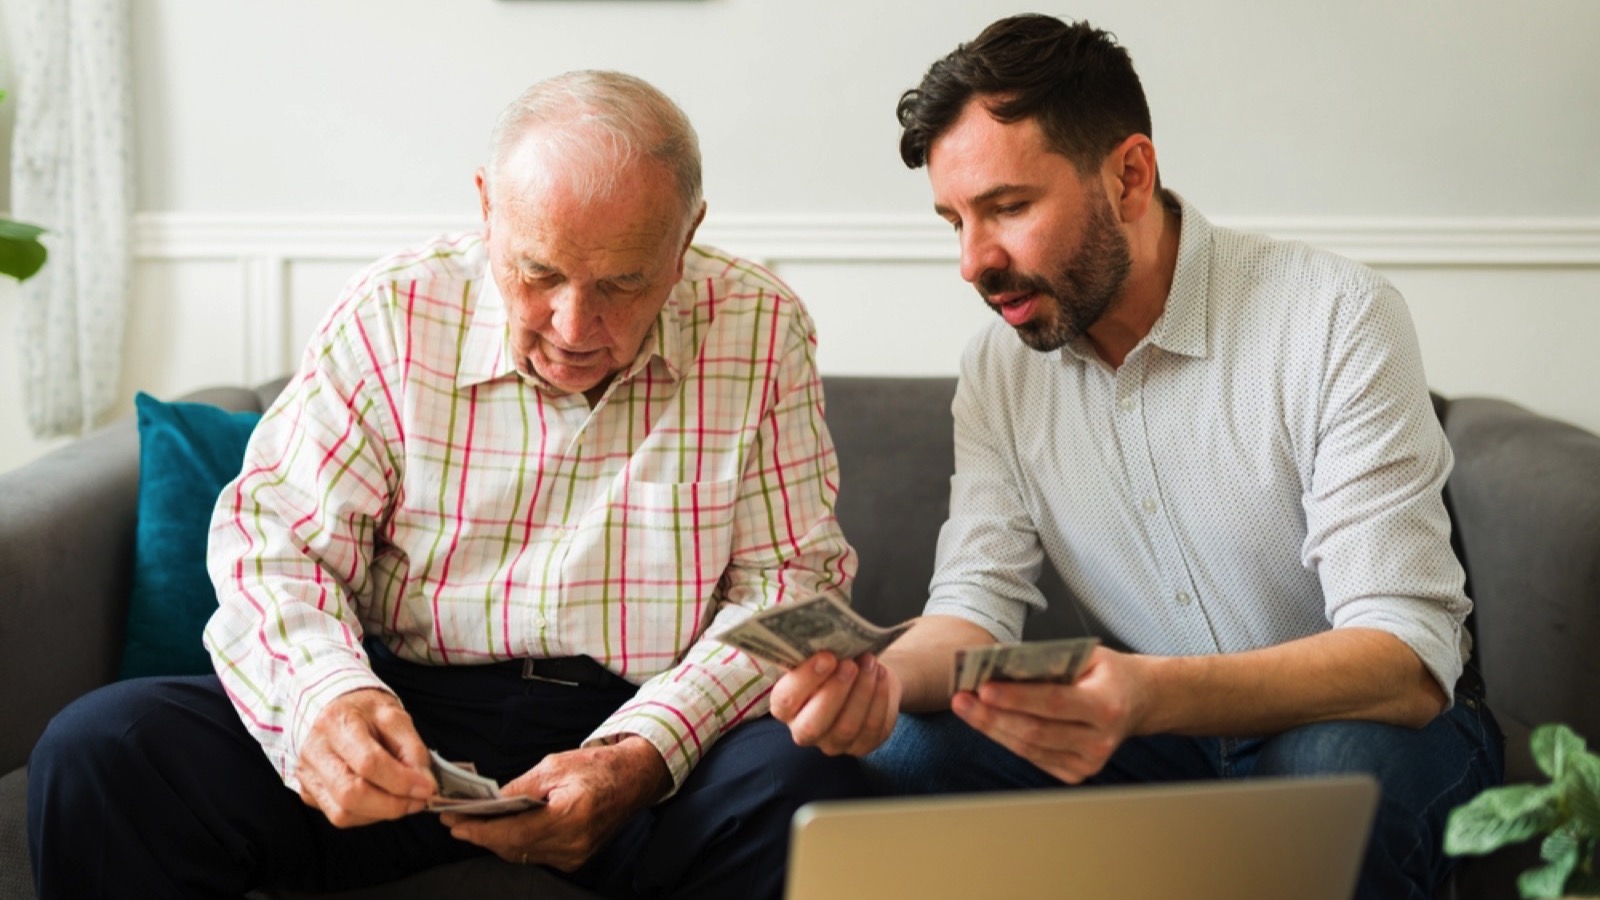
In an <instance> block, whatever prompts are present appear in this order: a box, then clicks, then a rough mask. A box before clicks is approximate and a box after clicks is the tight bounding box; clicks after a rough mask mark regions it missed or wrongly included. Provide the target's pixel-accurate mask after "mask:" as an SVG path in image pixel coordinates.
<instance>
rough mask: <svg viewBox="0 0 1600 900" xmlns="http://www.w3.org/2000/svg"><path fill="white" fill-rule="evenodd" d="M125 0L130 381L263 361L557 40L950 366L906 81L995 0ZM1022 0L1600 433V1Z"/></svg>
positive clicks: (745, 224) (1158, 113)
mask: <svg viewBox="0 0 1600 900" xmlns="http://www.w3.org/2000/svg"><path fill="white" fill-rule="evenodd" d="M131 2H132V8H133V15H134V44H133V46H134V54H135V60H134V76H135V83H136V88H135V91H136V94H135V99H136V127H137V129H138V133H139V137H138V148H139V163H138V171H139V179H140V183H139V186H138V196H139V198H140V203H139V207H140V210H141V213H140V216H139V220H138V222H137V226H136V235H137V240H136V243H137V246H138V259H137V265H136V273H135V295H134V297H133V298H132V309H131V318H130V325H129V334H128V342H127V359H126V362H125V365H124V376H123V377H124V381H123V387H124V391H125V393H126V394H127V396H128V397H131V396H132V393H133V392H134V391H135V390H136V389H144V390H148V391H150V392H152V393H155V394H158V395H161V396H174V395H176V394H178V393H181V392H183V391H186V390H189V389H192V388H194V387H198V386H201V385H204V384H211V383H219V382H234V381H240V380H248V379H253V378H257V377H264V376H265V375H268V374H271V373H275V372H277V371H280V370H281V369H282V368H284V367H285V366H286V365H288V363H289V361H290V360H292V359H293V358H294V357H295V351H296V349H297V345H298V343H299V341H300V340H302V339H303V337H304V336H305V334H306V332H307V331H308V330H309V328H310V327H311V324H312V322H313V321H314V320H315V318H316V316H317V314H318V313H319V312H320V309H321V308H322V307H323V306H324V305H325V304H326V303H328V302H329V301H330V300H331V299H332V296H333V292H334V291H335V290H336V289H337V288H338V286H339V284H340V283H342V282H343V280H344V278H345V277H346V276H347V275H348V274H349V272H350V271H351V270H352V269H354V268H355V267H356V266H357V265H358V264H359V263H360V262H361V261H363V260H365V259H367V258H370V257H371V256H373V255H376V254H377V253H380V252H384V251H386V250H389V249H394V248H395V247H397V246H398V245H399V244H401V243H404V242H406V241H410V240H414V239H416V238H419V237H422V236H425V235H427V234H428V233H430V232H432V231H436V230H438V229H441V228H451V227H465V226H470V225H471V224H472V223H473V220H474V215H475V206H474V203H475V198H474V195H473V191H472V185H471V174H472V170H473V168H474V167H475V166H476V165H477V163H478V162H479V160H480V158H481V155H482V149H483V145H484V141H485V138H486V134H487V130H488V125H489V123H490V121H491V119H492V117H493V115H494V113H495V112H496V111H497V110H498V109H499V108H500V106H501V105H503V104H504V103H505V102H506V101H507V100H509V99H510V98H511V97H512V96H514V95H515V94H516V93H517V92H518V91H519V90H520V89H521V88H522V87H524V86H525V85H526V84H528V83H530V82H532V81H534V80H537V79H539V78H541V77H544V76H547V75H550V74H554V73H556V72H560V71H564V70H566V69H571V68H578V67H609V68H621V69H625V70H628V71H632V72H635V73H637V74H639V75H642V76H644V77H646V78H648V79H650V80H652V81H653V82H655V83H656V84H658V85H659V86H661V87H662V88H663V89H664V90H666V91H667V92H668V93H669V94H671V95H672V96H673V97H674V98H675V99H677V100H678V101H679V102H680V104H682V105H683V106H684V107H685V109H686V110H687V111H688V112H689V114H690V116H691V117H692V118H693V119H694V121H695V122H696V125H697V127H698V129H699V131H700V134H701V140H702V144H703V149H704V153H705V161H706V169H707V176H706V189H707V197H708V200H709V202H710V205H711V214H710V217H709V219H708V221H707V224H706V228H705V230H704V232H703V236H704V237H707V238H710V239H712V240H715V241H717V242H719V243H722V244H723V245H724V246H726V247H727V248H728V249H731V250H735V251H738V252H743V253H747V254H749V255H752V256H756V257H758V258H761V259H764V260H767V261H768V262H770V263H771V264H773V265H774V267H775V268H777V269H778V270H779V272H780V274H782V275H784V276H785V277H787V278H788V279H789V280H790V281H791V283H792V284H793V285H794V286H795V287H796V288H797V289H799V290H800V292H801V294H802V296H804V297H805V298H806V299H807V301H808V302H809V304H810V306H811V307H812V310H813V313H814V315H815V317H816V319H817V322H818V326H819V329H820V332H821V335H820V337H821V351H820V354H821V355H820V360H821V365H822V367H823V368H824V370H825V371H826V372H839V373H845V372H849V373H905V374H944V373H951V372H953V371H954V369H955V364H956V356H957V353H958V352H959V348H960V346H961V345H962V343H963V342H964V340H965V338H966V335H967V334H968V333H970V331H971V330H972V329H973V327H975V325H976V324H978V323H980V322H983V321H984V320H985V317H986V316H987V315H988V314H987V313H986V312H984V310H983V309H982V308H981V307H979V305H978V304H977V302H976V301H975V300H974V299H973V297H972V294H971V291H970V289H968V288H966V287H965V286H964V285H962V284H961V283H960V282H959V280H958V279H957V277H956V275H955V266H954V263H953V259H954V251H955V247H954V243H953V240H951V239H950V238H949V237H948V235H947V234H946V233H945V229H944V226H943V225H942V224H941V223H939V222H938V221H937V220H936V219H934V218H933V216H932V215H931V213H930V212H928V207H929V199H928V191H927V186H926V181H925V177H924V175H923V173H921V172H910V171H908V170H906V169H905V168H904V167H903V166H902V165H901V164H900V162H899V160H898V156H897V154H896V152H895V144H896V136H897V127H896V125H895V123H894V119H893V107H894V102H895V99H896V98H897V97H898V95H899V93H900V92H901V91H902V90H904V89H905V88H907V87H910V86H912V85H914V84H915V83H916V81H917V80H918V78H919V77H920V76H921V74H922V72H923V70H924V69H925V68H926V67H927V65H928V64H929V63H930V62H931V61H932V60H933V59H934V58H936V57H937V56H939V55H941V54H943V53H945V52H947V51H948V50H949V49H950V48H951V47H953V46H954V45H955V44H956V43H957V42H959V41H962V40H966V39H970V38H971V37H972V36H974V35H975V34H976V33H977V32H978V30H980V29H981V27H982V26H983V25H984V24H986V23H987V22H988V21H990V20H991V19H992V18H994V17H996V16H997V15H1001V14H1004V13H1005V12H1008V11H1009V10H1007V9H1006V8H1005V7H1000V6H996V5H995V4H994V3H993V2H992V0H870V2H863V0H804V2H801V0H520V2H519V0H450V2H448V3H446V2H442V0H337V2H332V3H329V2H318V0H278V2H274V3H250V2H244V0H212V2H206V3H195V2H186V0H131ZM1027 8H1032V9H1036V10H1039V11H1044V12H1051V13H1056V14H1059V15H1063V16H1086V17H1088V18H1090V19H1091V20H1093V21H1095V22H1096V23H1097V24H1100V25H1102V26H1103V27H1107V28H1109V29H1111V30H1113V31H1115V32H1116V33H1117V34H1118V35H1119V36H1120V37H1121V38H1122V40H1123V42H1124V43H1125V44H1126V45H1127V46H1128V47H1129V49H1130V51H1131V52H1132V54H1133V56H1134V60H1135V63H1136V64H1137V65H1138V67H1139V69H1140V71H1141V73H1142V75H1143V78H1144V82H1145V87H1146V91H1147V93H1148V94H1149V95H1150V98H1151V105H1152V111H1153V114H1154V117H1155V139H1156V143H1157V146H1158V147H1159V148H1160V151H1161V160H1162V166H1163V173H1164V179H1165V180H1166V182H1167V183H1168V184H1169V185H1171V186H1173V187H1176V188H1177V189H1179V190H1180V191H1182V192H1183V193H1184V194H1185V195H1186V196H1187V197H1189V198H1190V199H1191V200H1194V201H1196V202H1197V203H1199V204H1200V206H1201V208H1202V209H1204V210H1206V211H1207V212H1208V214H1210V215H1211V216H1212V217H1213V218H1214V219H1216V220H1218V221H1219V222H1222V223H1225V224H1239V225H1244V226H1247V227H1254V228H1257V229H1260V230H1265V231H1269V232H1274V233H1280V234H1285V235H1288V236H1294V237H1302V238H1307V239H1310V240H1313V241H1315V242H1317V243H1320V244H1323V245H1325V246H1329V247H1330V248H1332V249H1335V250H1338V251H1340V252H1345V253H1348V254H1350V255H1352V256H1355V257H1357V258H1360V259H1364V260H1367V261H1369V262H1373V263H1374V264H1376V265H1378V266H1379V268H1381V269H1383V270H1384V271H1385V272H1387V273H1388V274H1390V275H1391V277H1393V278H1394V279H1395V281H1396V282H1397V283H1398V284H1399V285H1400V287H1401V288H1402V289H1403V290H1404V291H1405V292H1406V293H1407V296H1408V298H1409V299H1410V301H1411V303H1412V307H1413V312H1414V314H1415V316H1416V319H1417V322H1418V327H1419V331H1420V333H1421V335H1422V341H1423V350H1424V356H1425V361H1426V363H1427V365H1428V367H1429V374H1430V380H1431V381H1432V383H1433V384H1434V385H1435V386H1436V387H1437V388H1438V389H1440V390H1442V391H1444V392H1446V393H1467V392H1470V393H1484V394H1492V395H1497V396H1504V397H1508V398H1511V399H1514V400H1517V401H1518V402H1521V403H1523V404H1525V405H1527V406H1530V407H1532V408H1535V409H1538V410H1540V411H1543V412H1546V413H1549V414H1552V415H1557V416H1560V417H1563V418H1566V419H1568V420H1570V421H1575V422H1578V423H1580V424H1583V425H1585V426H1587V427H1589V428H1591V429H1596V430H1600V399H1596V397H1595V390H1594V386H1595V385H1596V384H1597V383H1600V354H1597V353H1595V352H1594V350H1593V349H1592V348H1593V344H1594V342H1595V339H1596V338H1597V337H1600V152H1597V148H1600V52H1597V50H1600V3H1595V2H1594V0H1534V2H1531V3H1529V4H1523V5H1522V6H1515V5H1513V6H1507V5H1506V4H1504V3H1503V2H1497V3H1489V2H1484V0H1410V2H1407V3H1399V4H1396V3H1390V2H1384V0H1343V2H1340V3H1337V4H1329V3H1325V2H1320V0H1315V2H1314V0H1279V2H1272V3H1268V2H1261V0H1217V2H1206V3H1191V4H1178V3H1171V2H1167V0H1119V2H1108V0H1085V2H1082V3H1074V4H1071V5H1068V4H1065V3H1061V2H1053V0H1038V2H1034V3H1031V4H1029V6H1028V7H1027ZM4 30H5V22H4V12H3V9H0V32H4ZM13 52H14V51H13ZM0 79H5V81H4V82H0V86H10V75H9V73H8V72H7V71H6V70H5V69H4V68H3V67H0ZM8 106H9V104H8ZM7 113H8V111H7V110H6V109H5V108H3V107H0V137H3V135H4V129H5V128H6V127H8V124H7V123H8V121H9V119H8V116H7ZM4 199H5V198H4V195H0V207H3V206H4V205H5V204H4V202H3V201H4ZM16 304H17V300H16V295H15V292H14V291H13V290H10V289H9V288H8V287H7V286H0V470H3V469H6V468H9V467H11V466H14V465H17V464H20V463H21V462H23V461H25V460H26V459H29V458H31V457H33V456H35V455H37V454H38V453H39V452H42V451H43V450H44V449H46V448H47V447H48V446H50V445H51V444H50V443H49V442H40V441H36V440H34V439H32V438H31V437H29V436H28V434H27V431H26V426H25V424H24V420H23V416H22V412H21V404H22V398H21V396H20V386H19V385H18V384H17V376H16V374H15V373H16V372H17V369H18V366H17V365H16V363H15V361H14V357H13V350H14V346H15V345H14V343H13V338H12V333H13V332H14V331H15V324H14V323H15V319H16ZM129 405H130V404H129V403H126V402H125V403H124V404H123V407H122V408H123V409H126V408H127V407H128V406H129Z"/></svg>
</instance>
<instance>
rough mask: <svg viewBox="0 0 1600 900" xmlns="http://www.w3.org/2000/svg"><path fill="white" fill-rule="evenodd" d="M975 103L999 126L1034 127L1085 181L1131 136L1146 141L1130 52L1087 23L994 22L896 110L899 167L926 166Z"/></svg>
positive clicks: (1034, 18) (1146, 121) (1025, 18)
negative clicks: (1029, 123)
mask: <svg viewBox="0 0 1600 900" xmlns="http://www.w3.org/2000/svg"><path fill="white" fill-rule="evenodd" d="M973 97H981V98H982V99H983V104H984V106H985V107H986V108H987V109H988V111H989V114H990V115H992V116H994V117H995V118H996V119H998V120H1000V121H1002V122H1019V121H1022V120H1023V119H1028V118H1033V119H1037V120H1038V122H1039V127H1040V129H1041V130H1043V132H1044V136H1045V140H1046V141H1048V142H1049V144H1050V149H1051V150H1053V151H1055V152H1056V153H1059V154H1061V155H1062V156H1065V157H1066V158H1067V159H1068V160H1070V161H1071V162H1072V163H1073V165H1075V166H1076V167H1077V168H1078V171H1079V172H1083V173H1087V172H1090V171H1092V170H1093V169H1094V168H1095V167H1097V166H1099V165H1100V162H1101V161H1102V160H1103V159H1105V155H1106V154H1107V153H1109V152H1111V150H1112V148H1114V147H1116V146H1117V145H1118V144H1120V143H1121V142H1122V141H1123V140H1124V139H1126V138H1127V137H1128V136H1129V135H1131V134H1143V135H1145V136H1149V135H1150V107H1149V105H1148V104H1147V103H1146V102H1145V99H1144V88H1143V87H1142V86H1141V85H1140V84H1139V75H1138V73H1136V72H1134V70H1133V60H1132V59H1130V58H1129V57H1128V51H1126V50H1124V49H1123V48H1122V47H1121V46H1120V45H1118V44H1117V42H1116V38H1115V36H1113V35H1111V34H1109V33H1107V32H1104V31H1101V30H1099V29H1098V28H1095V27H1093V26H1091V25H1090V24H1089V23H1087V22H1073V23H1070V24H1069V23H1066V22H1063V21H1061V20H1060V19H1056V18H1053V17H1051V16H1043V15H1033V14H1030V15H1022V16H1012V17H1010V18H1007V19H1001V20H1000V21H998V22H995V23H994V24H993V25H990V26H989V27H988V28H985V29H984V30H983V33H982V34H980V35H978V37H977V39H976V40H974V41H972V42H971V43H967V44H962V45H960V46H958V47H956V49H955V50H954V51H952V52H951V53H950V55H948V56H946V57H945V58H943V59H941V60H939V61H938V62H935V63H934V64H933V65H932V66H929V67H928V74H926V75H924V76H922V84H921V85H919V86H917V87H916V88H914V89H912V90H909V91H906V92H905V93H904V94H902V95H901V96H900V104H899V105H898V106H897V107H896V109H895V113H896V115H897V116H898V117H899V119H900V127H901V128H902V129H903V130H902V131H901V133H900V158H901V159H903V160H905V163H906V165H907V166H909V167H910V168H913V169H916V168H920V167H922V166H924V165H926V164H927V162H928V148H929V147H930V146H931V145H932V144H933V142H934V141H935V140H937V139H938V137H939V136H940V135H941V134H943V133H944V132H945V130H946V129H948V128H949V127H950V126H951V125H952V124H953V123H954V122H955V120H956V119H957V117H959V116H960V115H961V111H962V110H963V109H964V108H965V107H966V105H967V101H969V100H971V99H972V98H973Z"/></svg>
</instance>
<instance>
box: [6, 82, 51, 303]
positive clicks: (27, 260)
mask: <svg viewBox="0 0 1600 900" xmlns="http://www.w3.org/2000/svg"><path fill="white" fill-rule="evenodd" d="M5 99H6V94H5V91H0V102H4V101H5ZM41 234H44V229H43V228H40V227H39V226H37V225H29V224H28V223H26V222H13V221H11V220H10V219H0V275H10V276H11V277H12V278H15V279H16V280H18V281H26V280H27V279H28V278H30V277H32V276H33V274H34V273H35V272H37V271H39V268H40V267H41V266H43V265H44V261H45V257H46V256H48V255H49V254H48V252H47V251H46V250H45V247H44V244H42V243H40V242H39V235H41Z"/></svg>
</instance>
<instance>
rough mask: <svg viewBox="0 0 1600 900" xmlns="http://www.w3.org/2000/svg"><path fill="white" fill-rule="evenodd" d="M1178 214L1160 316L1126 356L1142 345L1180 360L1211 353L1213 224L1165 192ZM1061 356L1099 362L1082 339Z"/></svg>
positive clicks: (1066, 347)
mask: <svg viewBox="0 0 1600 900" xmlns="http://www.w3.org/2000/svg"><path fill="white" fill-rule="evenodd" d="M1167 193H1169V194H1171V195H1172V198H1173V200H1174V201H1176V202H1177V204H1178V208H1179V210H1180V211H1181V219H1180V221H1179V226H1178V228H1179V230H1178V259H1177V265H1176V267H1175V268H1174V270H1173V273H1172V288H1171V289H1170V290H1169V291H1168V292H1167V303H1166V306H1165V307H1164V308H1163V309H1162V311H1161V316H1160V317H1159V318H1157V319H1156V321H1155V324H1154V325H1152V326H1150V333H1149V334H1147V335H1145V336H1144V339H1143V340H1141V341H1140V342H1139V343H1138V344H1137V345H1136V346H1135V347H1134V348H1133V350H1132V351H1130V352H1129V354H1128V355H1129V356H1132V355H1133V354H1134V353H1137V352H1139V350H1140V348H1142V347H1144V346H1145V345H1147V344H1149V345H1153V346H1156V347H1160V348H1161V349H1163V350H1166V351H1168V352H1169V353H1176V354H1178V355H1180V356H1193V357H1205V356H1209V355H1210V353H1211V347H1210V336H1209V332H1208V328H1207V323H1208V321H1209V320H1210V292H1209V291H1208V290H1207V289H1206V286H1207V285H1208V284H1209V283H1210V280H1211V240H1212V231H1213V226H1212V224H1211V223H1210V222H1209V221H1207V219H1206V218H1205V216H1203V215H1201V214H1200V211H1199V210H1198V209H1196V208H1195V207H1193V206H1191V205H1190V204H1189V202H1188V201H1187V200H1184V199H1183V198H1182V197H1180V196H1179V195H1178V194H1177V192H1175V191H1168V192H1167ZM1061 351H1062V353H1064V354H1069V355H1071V356H1074V357H1077V358H1078V359H1079V360H1081V361H1084V362H1089V361H1093V360H1097V359H1099V358H1100V356H1099V354H1097V353H1096V352H1095V350H1094V345H1093V344H1091V343H1090V342H1089V339H1088V338H1087V337H1084V336H1079V337H1078V338H1075V339H1074V340H1072V341H1069V342H1068V343H1067V345H1066V346H1065V347H1062V348H1061Z"/></svg>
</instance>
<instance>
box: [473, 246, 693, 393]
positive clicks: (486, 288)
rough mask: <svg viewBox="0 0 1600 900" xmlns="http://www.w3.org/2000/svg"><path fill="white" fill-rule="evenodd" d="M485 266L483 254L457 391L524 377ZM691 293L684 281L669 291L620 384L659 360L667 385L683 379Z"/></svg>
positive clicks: (543, 386)
mask: <svg viewBox="0 0 1600 900" xmlns="http://www.w3.org/2000/svg"><path fill="white" fill-rule="evenodd" d="M489 265H490V264H489V262H488V259H487V254H485V261H484V267H483V271H482V272H480V273H479V275H478V279H477V284H476V285H475V287H476V288H477V301H476V303H474V305H473V309H472V317H471V321H470V322H469V323H468V324H467V336H466V339H465V340H464V341H463V342H462V345H461V357H460V359H459V360H457V362H456V386H457V387H459V388H467V387H472V386H473V385H477V384H483V383H485V382H489V381H494V380H496V379H499V378H507V377H519V378H520V377H522V373H521V372H519V371H518V370H517V365H516V360H515V357H514V355H513V353H512V350H511V328H510V325H509V317H508V316H507V314H506V301H505V297H503V296H502V295H501V293H500V286H499V285H498V284H496V283H495V280H494V278H493V276H492V275H491V273H490V272H489ZM472 287H473V286H469V287H468V288H467V289H468V290H471V289H472ZM693 293H694V291H693V288H692V286H690V285H688V284H687V283H686V282H683V281H680V282H678V284H677V285H676V286H675V287H673V289H672V292H671V293H670V294H668V295H667V302H666V304H665V305H663V306H662V307H661V312H660V313H659V314H657V315H656V320H655V323H654V324H652V325H651V326H650V330H649V331H648V332H647V333H646V334H645V339H644V343H643V344H642V345H641V346H640V348H639V355H638V356H636V357H634V360H633V362H632V363H630V364H629V365H628V366H627V368H626V369H624V370H623V372H622V373H621V374H620V375H619V376H618V379H619V380H621V381H628V380H631V379H633V378H635V377H637V376H638V375H639V373H640V372H643V371H644V370H645V369H646V368H647V367H649V366H650V365H652V364H657V361H659V368H660V372H661V374H662V376H663V377H664V378H665V379H666V380H668V381H669V382H676V381H677V380H678V379H679V378H681V377H682V376H683V372H684V371H685V369H686V368H687V366H686V365H685V363H686V362H687V361H686V360H684V359H683V354H684V352H685V351H684V348H683V346H682V343H683V342H682V340H681V330H680V324H679V323H680V319H681V318H682V315H683V313H682V310H683V309H684V308H688V309H689V310H690V311H692V309H693ZM685 298H687V299H685ZM527 381H528V382H529V383H530V384H532V385H533V386H534V387H536V388H538V389H539V390H541V391H544V392H545V393H547V394H552V395H560V394H561V393H563V392H562V391H559V390H556V389H555V388H554V387H553V386H552V385H550V384H548V383H547V382H545V380H544V379H543V378H539V377H537V376H532V377H529V378H528V379H527Z"/></svg>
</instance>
